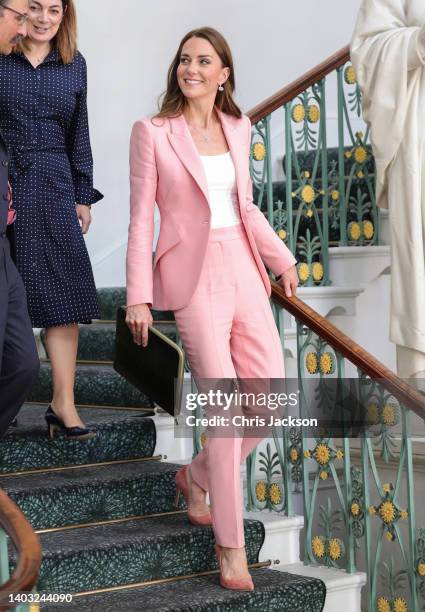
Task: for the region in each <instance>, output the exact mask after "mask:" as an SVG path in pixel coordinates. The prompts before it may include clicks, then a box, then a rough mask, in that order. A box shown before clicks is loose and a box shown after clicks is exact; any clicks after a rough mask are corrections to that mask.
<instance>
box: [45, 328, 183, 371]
mask: <svg viewBox="0 0 425 612" xmlns="http://www.w3.org/2000/svg"><path fill="white" fill-rule="evenodd" d="M154 327H155V328H156V329H158V330H159V331H161V332H162V333H163V334H165V335H166V336H168V337H169V338H171V340H173V342H175V341H176V326H175V323H174V321H169V322H166V323H164V322H154ZM40 338H41V341H42V343H43V346H44V349H45V350H46V344H45V334H44V332H43V331H42V332H41V334H40ZM114 352H115V323H106V322H100V323H94V324H92V325H81V326H80V336H79V342H78V354H77V359H79V360H82V361H113V360H114Z"/></svg>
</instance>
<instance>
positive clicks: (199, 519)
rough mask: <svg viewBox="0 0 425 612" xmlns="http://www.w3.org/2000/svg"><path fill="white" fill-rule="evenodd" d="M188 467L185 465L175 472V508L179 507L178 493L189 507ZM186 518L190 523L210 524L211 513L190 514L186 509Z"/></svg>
mask: <svg viewBox="0 0 425 612" xmlns="http://www.w3.org/2000/svg"><path fill="white" fill-rule="evenodd" d="M188 469H189V466H188V465H185V466H184V467H182V468H181V470H179V471H178V472H177V474H176V477H175V479H176V508H178V507H179V497H180V493H183V497H184V500H185V502H186V505H187V507H189V487H188V484H187V470H188ZM187 518H188V519H189V521H190V522H191V523H192V525H201V526H203V525H212V519H211V514H210V513H209V512H208V514H200V515H198V514H196V515H194V514H191V512H190V511H189V510H188V511H187Z"/></svg>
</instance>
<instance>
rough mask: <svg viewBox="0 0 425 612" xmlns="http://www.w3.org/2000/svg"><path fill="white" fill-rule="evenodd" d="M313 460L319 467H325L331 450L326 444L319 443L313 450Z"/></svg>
mask: <svg viewBox="0 0 425 612" xmlns="http://www.w3.org/2000/svg"><path fill="white" fill-rule="evenodd" d="M314 458H315V459H316V461H317V463H319V464H320V465H326V464H327V463H329V461H330V458H331V449H330V448H329V446H328V445H327V444H324V443H323V442H320V443H319V444H318V445H317V446H316V448H315V450H314Z"/></svg>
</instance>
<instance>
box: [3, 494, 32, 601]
mask: <svg viewBox="0 0 425 612" xmlns="http://www.w3.org/2000/svg"><path fill="white" fill-rule="evenodd" d="M0 526H1V528H2V529H4V531H5V532H6V533H7V535H8V536H9V537H10V539H11V540H12V542H13V544H14V546H15V548H16V550H17V553H18V564H17V566H16V568H15V571H14V572H13V574H12V576H11V577H10V579H9V580H8V581H7V582H6V583H5V584H2V585H1V586H0V610H2V611H3V610H12V609H14V608H15V607H16V605H17V604H16V603H15V604H8V599H9V595H10V594H11V593H13V594H18V593H29V592H31V591H32V589H33V588H34V586H35V585H36V583H37V579H38V574H39V571H40V565H41V546H40V542H39V539H38V536H37V535H36V533H35V531H34V530H33V528H32V527H31V525H30V524H29V522H28V521H27V519H26V518H25V516H24V515H23V513H22V512H21V510H20V509H19V508H18V507H17V506H15V504H14V503H13V501H12V500H11V499H10V498H9V497H8V496H7V495H6V493H5V492H4V491H2V490H1V489H0Z"/></svg>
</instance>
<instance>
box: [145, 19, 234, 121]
mask: <svg viewBox="0 0 425 612" xmlns="http://www.w3.org/2000/svg"><path fill="white" fill-rule="evenodd" d="M193 37H196V38H204V39H205V40H207V41H208V42H209V43H210V44H211V45H212V46H213V47H214V49H215V51H216V53H217V55H218V56H219V58H220V60H221V63H222V66H223V67H225V68H229V69H230V75H229V78H228V79H227V81H226V82H225V83H224V84H223V87H224V91H217V96H216V99H215V105H216V106H217V107H218V108H219V109H220V110H221V111H223V112H224V113H227V114H229V115H233V116H234V117H238V118H239V117H241V116H242V112H241V110H240V108H239V107H238V106H237V104H236V102H235V101H234V99H233V92H234V91H235V72H234V69H233V58H232V52H231V51H230V47H229V45H228V43H227V41H226V39H225V38H224V36H223V35H222V34H220V32H218V31H217V30H215V29H214V28H208V27H203V28H197V29H196V30H192V31H190V32H188V33H187V34H186V36H184V37H183V39H182V41H181V43H180V45H179V48H178V50H177V53H176V55H175V57H174V59H173V61H172V63H171V66H170V67H169V69H168V75H167V89H166V91H165V92H164V93H163V94H162V96H161V97H160V102H159V108H160V110H159V113H158V114H157V115H156V116H155V117H157V118H162V117H177V116H178V115H181V114H182V112H183V109H184V107H185V105H186V98H185V96H184V95H183V92H182V91H181V89H180V87H179V84H178V81H177V68H178V66H179V64H180V56H181V53H182V49H183V46H184V44H185V43H186V41H188V40H189V38H193Z"/></svg>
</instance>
